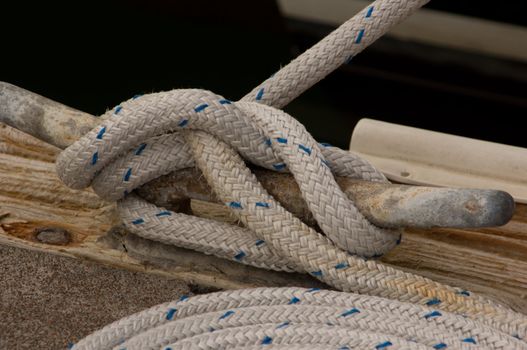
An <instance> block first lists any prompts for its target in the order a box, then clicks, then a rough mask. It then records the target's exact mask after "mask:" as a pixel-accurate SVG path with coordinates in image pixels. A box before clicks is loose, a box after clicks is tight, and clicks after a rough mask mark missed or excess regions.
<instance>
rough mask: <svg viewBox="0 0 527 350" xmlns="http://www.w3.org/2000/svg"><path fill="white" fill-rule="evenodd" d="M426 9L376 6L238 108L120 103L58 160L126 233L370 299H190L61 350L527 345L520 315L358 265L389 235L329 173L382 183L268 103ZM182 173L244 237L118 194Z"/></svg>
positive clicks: (389, 241)
mask: <svg viewBox="0 0 527 350" xmlns="http://www.w3.org/2000/svg"><path fill="white" fill-rule="evenodd" d="M426 2H427V1H426V0H408V1H396V0H378V1H376V2H374V3H373V4H371V5H370V6H368V7H366V8H365V9H364V10H363V11H361V12H360V13H359V14H357V15H356V16H355V17H353V18H352V19H350V20H349V21H348V22H346V23H345V24H343V25H342V26H341V27H340V28H338V29H337V30H336V31H334V32H333V33H331V34H330V35H329V36H328V37H326V38H325V39H323V40H322V41H321V42H320V43H318V44H317V45H315V46H314V47H313V48H311V49H310V50H308V51H306V52H305V53H304V54H302V55H301V56H299V57H298V58H297V59H295V60H294V61H293V62H291V63H290V64H289V65H288V66H286V67H284V68H283V69H282V70H280V71H279V72H277V73H276V74H275V75H274V76H273V77H271V78H270V79H268V80H266V81H265V82H264V83H262V84H261V85H260V86H258V87H257V88H255V89H254V90H253V91H252V92H251V93H249V94H248V95H247V96H246V97H244V98H243V99H242V100H241V101H239V102H231V101H229V100H227V99H225V98H223V97H222V96H219V95H216V94H214V93H212V92H208V91H204V90H173V91H168V92H162V93H156V94H149V95H145V96H137V97H134V98H133V99H130V100H128V101H126V102H124V103H122V104H121V105H119V106H117V107H116V108H115V109H114V110H112V111H109V112H108V113H106V114H105V115H103V116H102V120H103V122H102V123H101V125H100V126H98V127H97V128H96V129H94V130H92V131H91V132H89V133H88V134H86V135H85V136H84V137H82V138H81V139H80V140H79V141H77V142H76V143H74V144H73V145H72V146H70V147H69V148H67V149H66V150H65V151H64V152H62V153H61V155H60V156H59V158H58V161H57V172H58V174H59V176H60V178H61V179H62V181H63V182H64V183H65V184H67V185H68V186H70V187H72V188H84V187H87V186H89V185H91V186H92V187H93V189H94V190H95V192H96V193H97V194H99V195H100V196H101V197H103V198H105V199H109V200H117V201H118V209H119V212H120V215H121V217H122V220H123V222H124V224H125V225H126V227H127V228H128V229H129V230H130V231H131V232H133V233H136V234H138V235H140V236H142V237H145V238H149V239H153V240H157V241H161V242H164V243H169V244H175V245H178V246H181V247H185V248H190V249H195V250H199V251H202V252H204V253H206V254H214V255H217V256H220V257H223V258H227V259H232V260H236V261H239V262H241V263H245V264H250V265H254V266H258V267H264V268H269V269H275V270H284V271H302V272H306V273H310V274H311V275H313V276H315V277H317V278H318V279H320V280H321V281H323V282H325V283H327V284H329V285H331V286H333V287H335V288H337V289H339V290H342V291H347V292H357V293H361V294H368V295H370V296H360V295H357V294H351V293H337V292H328V291H316V293H315V291H309V290H300V289H257V290H248V291H235V292H225V293H220V294H212V295H210V296H200V297H195V298H191V299H189V300H188V301H187V300H185V301H181V302H178V303H172V304H166V305H162V306H159V307H156V308H154V309H151V310H147V311H145V312H143V313H140V314H137V315H133V316H131V317H129V318H127V319H124V320H122V321H118V322H117V323H115V324H113V325H110V326H108V327H107V328H105V329H103V330H101V331H98V332H96V333H94V334H93V335H91V336H89V337H88V338H86V339H84V340H82V341H81V342H79V343H78V344H76V345H75V346H74V348H75V349H111V348H112V347H114V346H116V348H117V349H134V348H137V349H145V348H152V349H154V348H155V349H161V348H164V349H176V348H178V349H179V348H189V349H190V348H200V349H201V348H204V349H205V348H215V349H216V348H227V347H229V348H237V347H239V348H250V346H254V347H257V348H260V347H262V346H266V347H269V348H271V347H273V348H292V346H293V345H294V344H298V345H307V344H309V347H310V348H320V349H326V348H328V349H329V348H331V349H334V348H341V349H347V348H361V349H362V348H372V349H384V348H390V349H393V348H404V349H414V348H415V349H421V348H430V347H432V348H434V349H442V348H446V347H447V346H448V347H449V348H454V349H457V348H459V349H465V348H472V347H473V346H479V347H480V348H502V349H527V343H525V337H526V336H527V317H525V316H523V315H520V314H518V313H515V312H513V311H511V310H509V309H507V308H505V307H502V306H500V305H497V304H495V303H493V302H491V301H489V300H487V299H485V298H483V297H480V296H477V295H474V294H470V293H469V292H466V291H463V290H460V289H456V288H453V287H450V286H446V285H441V284H439V283H436V282H434V281H431V280H428V279H426V278H423V277H420V276H416V275H412V274H409V273H405V272H402V271H399V270H396V269H393V268H391V267H388V266H384V265H382V264H380V263H378V262H376V261H374V260H368V259H367V258H371V257H376V256H380V255H382V254H383V253H385V252H387V251H388V250H389V249H391V248H392V247H393V246H394V245H395V244H397V242H398V241H399V240H400V233H399V232H398V231H397V230H390V229H385V228H379V227H376V226H374V225H372V224H371V223H369V222H368V221H367V220H366V219H365V218H364V217H363V216H362V215H361V213H360V212H359V211H358V210H357V209H356V208H355V206H354V205H353V203H351V202H350V201H349V200H348V199H347V197H346V196H345V194H344V193H342V191H341V190H340V188H339V186H338V185H337V184H336V182H335V180H334V177H333V174H335V175H339V176H350V177H355V178H361V179H365V180H369V181H387V180H386V179H385V177H384V176H383V175H382V174H381V173H380V172H378V171H377V170H376V169H374V168H373V167H372V166H371V165H369V164H368V163H367V162H365V161H364V160H362V159H360V158H358V157H357V156H354V155H353V154H351V153H349V152H346V151H343V150H340V149H338V148H336V147H331V146H327V145H319V144H318V143H317V142H316V141H315V140H314V139H313V138H312V137H311V136H310V135H309V133H308V132H307V131H306V130H305V128H304V127H303V126H302V125H301V124H300V123H298V122H297V121H296V120H295V119H293V118H292V117H290V116H289V115H287V114H286V113H284V112H283V111H281V110H279V109H277V108H280V107H283V106H284V105H285V104H287V103H288V102H289V101H291V100H292V99H294V98H295V97H297V96H298V95H299V94H301V93H302V92H303V91H305V90H306V89H307V88H309V87H310V86H312V85H313V84H315V83H316V82H318V81H319V80H321V79H322V78H324V77H325V76H326V75H327V74H329V73H330V72H331V71H333V70H334V69H336V68H337V67H338V66H340V65H341V64H342V63H344V62H345V61H347V60H349V59H350V58H351V57H353V56H354V55H356V54H357V53H359V52H360V51H361V50H362V49H364V48H365V47H366V46H367V45H369V44H370V43H371V42H373V41H374V40H376V39H377V38H378V37H379V36H381V35H382V34H384V33H385V32H386V31H387V30H388V29H389V28H390V27H392V26H393V25H395V24H397V23H398V22H400V21H401V20H402V19H404V18H406V17H407V16H409V15H410V14H411V13H413V12H414V11H415V10H416V9H418V8H419V7H420V6H422V5H423V4H425V3H426ZM242 157H243V158H244V159H246V160H248V161H250V162H252V163H254V164H257V165H259V166H262V167H265V168H268V169H274V170H276V171H290V172H291V173H292V174H293V175H294V177H295V179H296V181H297V182H298V184H299V187H300V189H301V191H302V195H303V198H304V200H305V201H306V203H307V205H308V207H309V208H310V210H311V211H312V213H313V216H314V217H315V219H316V221H317V223H318V224H319V226H320V228H321V229H322V231H323V232H324V233H325V235H322V234H320V233H318V232H316V231H314V230H313V229H311V228H310V227H308V226H307V225H305V224H304V223H302V222H301V221H300V220H299V219H297V218H296V217H294V216H293V215H292V214H291V213H289V212H287V211H286V210H285V209H284V208H283V207H282V206H281V205H280V203H278V202H276V201H275V200H274V199H273V198H272V197H271V196H270V195H269V194H267V192H266V191H265V189H264V188H263V187H262V186H261V185H260V184H259V183H258V181H257V180H256V177H255V176H254V175H253V174H252V173H251V171H250V170H249V169H248V168H247V167H246V165H245V163H244V160H243V159H242ZM194 165H196V166H198V167H199V168H200V169H201V171H202V173H203V174H204V176H205V178H206V179H207V181H208V183H209V184H210V185H211V187H212V189H213V190H214V192H215V193H216V195H217V196H218V198H221V199H222V200H223V201H224V203H225V204H226V205H227V206H228V207H230V208H231V209H232V212H233V213H234V214H235V215H236V216H237V217H238V218H239V220H240V221H241V222H242V223H243V224H244V226H245V228H240V227H237V226H231V225H228V224H225V223H219V222H216V221H211V220H206V219H202V218H196V217H193V216H187V215H185V214H181V213H174V212H172V211H169V210H166V209H164V208H158V207H156V206H154V205H152V204H150V203H148V202H145V201H144V200H142V199H140V198H139V197H136V196H134V195H133V194H130V193H131V191H132V190H133V189H134V188H136V187H138V186H140V185H142V184H144V183H146V182H148V181H150V180H152V179H154V178H156V177H159V176H161V175H163V174H167V173H169V172H172V171H177V170H178V169H182V168H186V167H191V166H194ZM319 298H322V299H319ZM383 298H388V299H383ZM253 299H254V301H251V300H253ZM336 300H339V302H336ZM253 302H254V304H252V303H253ZM222 303H223V304H222ZM339 303H340V304H339ZM409 303H414V304H409ZM188 305H190V306H188ZM222 307H223V308H222ZM238 308H242V310H243V311H241V310H240V311H241V312H238V310H237V309H238ZM231 309H233V310H231ZM182 310H186V311H182ZM346 310H347V311H346ZM348 316H350V317H348ZM284 322H287V324H284ZM281 325H282V326H281ZM438 325H442V326H438ZM171 343H174V344H173V345H170V344H171ZM134 344H135V345H134Z"/></svg>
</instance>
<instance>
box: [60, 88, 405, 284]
mask: <svg viewBox="0 0 527 350" xmlns="http://www.w3.org/2000/svg"><path fill="white" fill-rule="evenodd" d="M258 96H259V95H258V94H257V98H258ZM260 97H261V96H260ZM257 98H256V100H257ZM101 120H102V123H101V125H100V126H98V127H96V128H95V129H93V130H92V131H91V132H89V133H88V134H86V135H85V136H84V137H83V138H82V139H80V140H79V141H77V142H76V143H75V144H73V145H72V146H70V147H69V148H68V149H66V150H65V151H64V152H62V153H61V155H60V156H59V158H58V161H57V171H58V174H59V176H60V178H61V179H62V181H64V182H65V183H66V184H67V185H68V186H70V187H73V188H83V187H87V186H89V185H90V184H91V186H92V187H93V189H94V191H95V192H96V193H97V194H98V195H99V196H101V197H102V198H104V199H106V200H110V201H118V209H119V212H120V215H121V217H122V219H123V222H124V224H125V225H126V227H127V228H128V229H129V230H130V231H132V232H134V233H136V234H138V235H140V236H142V237H145V238H149V239H154V240H158V241H162V242H165V243H170V244H176V245H178V246H183V247H186V248H192V249H197V250H200V251H202V252H205V253H209V254H215V255H218V256H221V257H224V258H229V259H231V260H235V261H239V262H242V263H246V264H251V265H256V266H259V267H267V268H272V269H279V270H288V271H290V270H297V271H307V272H312V271H319V270H320V268H319V266H318V264H317V266H316V269H315V268H314V267H315V266H314V265H315V262H316V261H317V260H319V259H315V260H314V261H312V262H311V263H310V264H308V266H309V268H306V266H305V265H306V263H305V262H306V260H307V259H308V257H310V256H311V255H313V253H312V252H310V251H309V250H312V249H314V247H312V246H311V245H312V244H313V243H314V242H319V243H320V244H323V246H330V247H331V249H334V250H336V251H338V252H339V253H340V254H342V253H351V254H353V255H355V254H356V255H360V256H363V257H371V256H379V255H381V254H383V253H384V252H386V251H387V250H388V249H390V248H391V247H393V246H394V245H395V243H396V241H397V239H398V237H399V233H396V232H392V231H389V230H385V229H381V228H378V227H375V226H373V225H372V224H370V223H369V222H368V221H367V220H366V219H365V218H364V217H363V216H362V215H361V214H360V212H359V211H358V210H357V209H356V208H355V206H354V205H353V203H351V202H350V201H349V200H348V198H347V197H346V195H345V194H344V193H343V192H342V191H341V189H340V188H339V186H338V185H337V183H336V182H335V180H334V177H333V174H332V172H333V173H335V174H338V175H340V176H352V177H355V178H362V179H366V180H370V181H386V179H385V178H384V176H383V175H382V174H381V173H379V172H378V171H376V170H375V169H374V168H373V167H372V166H371V165H369V164H368V163H366V162H365V161H363V160H361V159H360V158H358V157H356V156H354V155H353V154H351V153H349V152H346V151H343V150H341V149H339V148H337V147H331V146H328V145H324V146H322V145H320V144H318V143H317V142H316V141H315V140H314V139H313V138H312V137H311V135H310V134H309V133H308V132H307V131H306V129H305V128H304V127H303V126H302V125H301V124H300V123H299V122H297V121H296V120H295V119H293V118H292V117H291V116H289V115H288V114H286V113H285V112H283V111H281V110H278V109H276V108H273V107H270V106H266V105H263V104H259V103H257V102H246V101H240V102H231V101H229V100H227V99H225V98H223V97H222V96H219V95H216V94H214V93H212V92H210V91H205V90H172V91H167V92H161V93H154V94H149V95H144V96H140V97H134V98H132V99H130V100H128V101H126V102H123V103H122V104H120V105H119V106H117V107H116V108H114V109H113V110H110V111H108V112H107V113H105V114H104V115H103V116H102V117H101ZM242 157H243V158H244V159H245V160H247V161H250V162H251V163H253V164H256V165H259V166H262V167H265V168H267V169H272V170H275V171H281V172H285V171H289V172H291V173H292V174H293V175H294V177H295V179H296V181H297V183H298V185H299V187H300V190H301V192H302V195H303V198H304V200H305V201H306V203H307V205H308V207H309V208H310V210H311V211H312V213H313V216H314V218H315V220H316V221H317V223H318V224H319V226H320V228H321V229H322V231H323V232H324V234H325V236H323V235H321V234H319V233H317V232H316V231H314V230H313V229H311V228H309V227H308V226H306V225H305V224H303V223H302V222H301V221H300V220H299V219H297V218H296V217H294V216H293V215H292V214H290V213H289V212H287V211H286V210H285V209H284V208H282V206H281V205H280V203H278V202H277V201H275V199H274V198H273V197H271V196H270V195H269V194H268V193H267V192H266V190H265V189H264V188H263V187H262V186H261V185H260V184H259V182H258V181H257V179H256V177H255V176H254V175H253V174H252V173H251V171H250V170H249V169H248V168H247V166H246V165H245V163H244V161H243V160H242ZM195 165H197V166H198V168H199V169H200V170H201V171H202V173H203V174H204V176H205V178H206V179H207V181H208V182H209V184H210V185H211V188H212V189H213V190H214V192H215V193H216V195H217V196H218V198H220V199H221V200H222V201H223V202H224V203H225V204H226V205H227V206H228V207H229V208H230V209H231V210H232V211H233V213H235V215H236V216H237V217H238V218H239V219H240V220H241V221H242V222H243V223H244V224H245V226H246V228H239V227H234V226H231V225H228V224H225V223H219V222H215V221H212V220H207V219H203V218H197V217H194V216H189V215H185V214H182V213H172V212H171V211H168V210H166V209H164V208H158V207H156V206H154V205H152V204H150V203H148V202H146V201H144V200H143V199H141V198H139V197H137V196H135V195H128V194H130V193H131V192H132V191H133V190H134V189H135V188H137V187H139V186H141V185H143V184H145V183H147V182H148V181H150V180H152V179H154V178H157V177H159V176H161V175H165V174H168V173H170V172H173V171H178V170H180V169H184V168H189V167H193V166H195ZM283 237H288V239H290V240H291V244H292V245H294V244H295V243H294V242H295V241H297V240H298V239H301V238H300V237H315V238H316V239H315V240H314V241H313V242H309V243H308V245H310V248H309V249H306V250H304V251H300V252H296V253H295V254H291V252H290V251H288V252H286V253H285V254H284V253H283V252H281V250H282V248H283V247H282V246H281V243H278V241H279V240H283ZM227 242H228V243H227ZM262 242H263V243H262ZM334 245H336V246H338V247H339V248H340V249H339V248H336V247H334ZM294 255H296V257H293V256H294ZM345 255H348V254H345ZM339 259H340V260H339V261H336V262H335V263H333V264H332V266H331V268H329V270H337V271H338V270H344V269H346V268H347V267H348V266H349V265H350V263H349V262H348V261H347V257H346V258H339ZM311 265H313V268H311ZM329 270H328V271H326V272H325V273H322V274H321V275H322V276H323V275H325V274H328V273H329V274H330V273H331V271H329ZM315 276H316V274H315Z"/></svg>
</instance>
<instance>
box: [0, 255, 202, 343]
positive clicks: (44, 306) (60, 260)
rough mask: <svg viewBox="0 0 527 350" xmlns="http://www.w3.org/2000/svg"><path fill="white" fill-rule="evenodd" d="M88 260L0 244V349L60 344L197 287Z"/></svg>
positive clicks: (187, 292) (75, 339)
mask: <svg viewBox="0 0 527 350" xmlns="http://www.w3.org/2000/svg"><path fill="white" fill-rule="evenodd" d="M195 288H197V287H194V286H188V285H187V284H185V283H183V282H181V281H177V280H169V279H166V278H162V277H158V276H151V275H147V274H143V273H136V272H129V271H124V270H119V269H115V268H109V267H106V266H102V265H99V264H96V263H92V262H89V261H78V260H73V259H70V258H66V257H60V256H55V255H49V254H44V253H39V252H35V251H29V250H25V249H19V248H12V247H5V246H0V349H1V350H7V349H9V350H19V349H42V350H44V349H66V348H67V345H68V343H69V342H75V341H78V340H79V339H81V338H82V337H84V336H86V335H88V334H90V333H91V332H93V331H94V330H96V329H98V328H100V327H102V326H104V325H106V324H108V323H110V322H112V321H114V320H117V319H120V318H122V317H124V316H126V315H129V314H132V313H134V312H137V311H140V310H143V309H145V308H148V307H150V306H153V305H156V304H159V303H162V302H165V301H168V300H172V299H176V298H178V297H180V296H181V295H183V294H192V292H193V291H194V292H200V291H199V290H195Z"/></svg>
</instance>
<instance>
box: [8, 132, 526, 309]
mask: <svg viewBox="0 0 527 350" xmlns="http://www.w3.org/2000/svg"><path fill="white" fill-rule="evenodd" d="M59 152H60V150H59V149H58V148H56V147H54V146H50V145H48V144H46V143H44V142H41V141H39V140H37V139H35V138H33V137H31V136H29V135H27V134H24V133H22V132H20V131H18V130H16V129H13V128H11V127H9V126H6V125H5V124H0V244H5V245H12V246H17V247H23V248H27V249H33V250H39V251H44V252H49V253H52V254H61V255H66V256H70V257H74V258H80V259H84V258H87V259H91V260H95V261H98V262H100V263H104V264H108V265H112V266H117V267H122V268H126V269H130V270H136V271H146V272H148V273H153V274H158V275H164V276H167V277H171V278H178V279H181V280H184V281H187V282H189V283H197V284H201V285H203V286H208V287H215V288H221V289H225V288H244V287H254V286H286V285H289V286H291V285H296V286H321V283H320V282H318V281H317V280H315V279H313V278H312V277H310V276H308V275H302V274H291V273H279V272H272V271H267V270H261V269H256V268H252V267H248V266H244V265H241V264H237V263H235V262H231V261H226V260H222V259H219V258H216V257H213V256H206V255H203V254H201V253H197V252H193V251H189V250H186V249H182V248H177V247H172V246H167V245H164V244H161V243H157V242H152V241H148V240H145V239H142V238H139V237H137V236H134V235H132V234H129V233H127V232H126V231H125V230H124V229H123V228H122V227H121V226H120V225H119V217H118V216H117V212H116V209H115V204H113V203H110V202H105V201H103V200H101V199H100V198H99V197H97V196H96V195H95V194H94V193H93V192H92V191H91V190H90V189H88V190H81V191H77V190H71V189H69V188H67V187H66V186H64V185H63V184H62V183H61V182H60V180H59V179H58V177H57V176H56V174H55V167H54V160H55V157H56V156H57V155H58V153H59ZM191 205H192V211H193V212H194V213H195V214H197V215H199V216H204V217H210V218H214V219H217V220H224V221H229V220H230V221H232V220H233V217H232V216H231V215H230V214H229V212H228V210H226V208H224V207H223V206H221V205H218V204H214V203H208V202H200V201H194V200H193V201H192V203H191ZM381 261H383V262H384V263H386V264H389V265H393V266H395V267H397V268H400V269H403V270H406V271H409V272H412V273H416V274H420V275H423V276H426V277H429V278H432V279H435V280H437V281H439V282H442V283H447V284H451V285H455V286H458V287H461V288H464V289H467V290H471V291H474V292H479V293H481V294H485V295H487V296H489V297H491V298H493V299H496V300H498V301H501V302H502V303H504V304H507V305H509V306H511V307H512V308H514V309H515V310H517V311H520V312H523V313H527V206H525V205H518V206H517V208H516V213H515V216H514V218H513V220H512V221H511V222H510V223H508V224H507V225H506V226H503V227H499V228H492V229H490V228H489V229H477V230H468V229H426V230H425V229H411V230H406V231H405V234H404V236H403V241H402V243H401V244H400V245H399V246H398V247H397V248H395V249H394V250H392V251H391V252H390V253H388V254H387V255H386V256H384V257H383V258H382V259H381Z"/></svg>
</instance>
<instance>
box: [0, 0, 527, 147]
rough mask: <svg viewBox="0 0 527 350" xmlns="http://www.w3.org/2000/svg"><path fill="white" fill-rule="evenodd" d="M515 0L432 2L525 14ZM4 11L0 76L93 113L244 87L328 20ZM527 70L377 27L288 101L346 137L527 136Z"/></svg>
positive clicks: (35, 7)
mask: <svg viewBox="0 0 527 350" xmlns="http://www.w3.org/2000/svg"><path fill="white" fill-rule="evenodd" d="M519 4H521V2H519V1H500V2H492V3H490V2H489V4H486V2H481V1H463V2H460V1H448V0H436V1H432V3H431V4H430V5H429V6H428V7H432V8H436V9H439V10H442V11H450V12H455V13H461V14H466V15H470V16H479V17H483V18H487V19H493V20H498V21H504V22H508V23H513V24H517V25H526V23H525V19H526V16H525V15H524V14H525V12H524V11H522V9H520V5H519ZM321 6H323V1H321ZM0 16H1V21H0V30H1V33H2V34H1V38H2V40H1V46H0V50H1V51H0V53H1V55H0V80H3V81H7V82H10V83H13V84H16V85H18V86H21V87H24V88H26V89H28V90H32V91H35V92H37V93H39V94H42V95H44V96H47V97H50V98H52V99H55V100H57V101H60V102H62V103H65V104H67V105H70V106H72V107H75V108H78V109H81V110H84V111H86V112H89V113H92V114H96V115H98V114H101V113H103V112H104V111H105V110H106V109H107V108H111V107H112V106H114V105H116V104H118V103H119V102H120V101H122V100H125V99H128V98H129V97H130V96H133V95H135V94H137V93H148V92H153V91H160V90H168V89H172V88H190V87H195V88H205V89H208V90H212V91H214V92H216V93H219V94H221V95H223V96H225V97H226V98H229V99H237V98H240V97H241V96H243V95H244V94H245V93H247V92H248V91H250V90H251V88H252V87H254V86H256V85H257V84H258V83H259V82H261V81H263V80H264V79H265V78H267V77H268V76H269V75H271V74H272V73H273V72H275V71H276V70H278V69H279V67H280V66H281V65H282V66H283V65H285V64H287V63H288V62H289V61H290V60H291V59H292V58H294V57H295V56H297V55H298V54H299V53H300V52H302V51H304V50H305V49H307V48H308V47H310V46H311V45H313V44H314V43H315V42H316V41H318V40H320V38H322V37H323V36H324V35H326V34H327V33H328V32H329V31H330V30H332V29H333V28H330V27H327V26H323V25H318V24H314V23H306V22H301V21H294V20H288V19H286V18H283V17H282V16H281V14H280V12H279V9H278V6H277V5H276V3H275V2H274V1H271V0H260V1H254V2H253V1H241V0H224V1H221V2H219V1H214V0H211V1H203V0H192V1H188V0H172V1H168V0H165V1H162V0H154V1H137V0H135V1H133V0H128V1H124V0H108V1H71V2H69V3H62V2H50V1H38V2H37V1H33V2H28V1H23V0H20V1H11V2H8V3H6V4H3V5H2V8H1V9H0ZM526 44H527V38H526ZM526 82H527V67H526V64H525V63H520V62H513V61H506V60H499V59H496V58H492V57H485V56H481V55H477V54H471V53H466V52H461V51H456V50H450V49H445V48H438V47H433V46H427V45H422V44H414V43H409V42H402V41H397V40H395V39H391V38H383V39H381V40H379V41H378V42H376V43H375V44H374V45H373V46H372V47H370V48H368V49H367V50H365V51H364V52H363V53H361V54H360V55H359V56H357V57H355V58H354V60H353V62H352V63H351V64H349V65H346V66H343V67H342V68H341V69H339V70H338V71H337V72H335V73H333V74H332V75H331V76H329V77H328V78H327V79H325V80H324V81H322V82H321V83H319V84H318V85H317V86H315V87H314V88H312V89H311V90H310V91H308V92H307V93H305V94H304V95H303V96H301V97H300V98H299V99H297V100H296V101H294V102H293V103H292V104H291V105H289V106H288V107H286V110H287V111H288V112H290V113H291V114H292V115H293V116H294V117H295V118H297V119H299V120H300V121H301V122H302V123H304V124H305V125H306V127H307V128H308V130H309V131H310V132H312V133H313V135H314V136H315V137H316V138H317V139H319V140H320V141H326V142H331V143H333V144H336V145H339V146H342V147H347V146H348V144H349V138H350V135H351V131H352V129H353V127H354V125H355V123H356V122H357V120H359V119H360V118H362V117H374V118H376V119H381V120H385V121H391V122H396V123H401V124H406V125H413V126H418V127H423V128H428V129H432V130H437V131H443V132H448V133H453V134H459V135H465V136H470V137H476V138H480V139H486V140H491V141H496V142H502V143H507V144H513V145H518V146H523V147H527V138H526V137H525V128H524V122H523V119H524V118H525V116H526V112H527V99H526V97H527V96H526V95H527V94H526V91H527V90H526V87H527V83H526Z"/></svg>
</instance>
